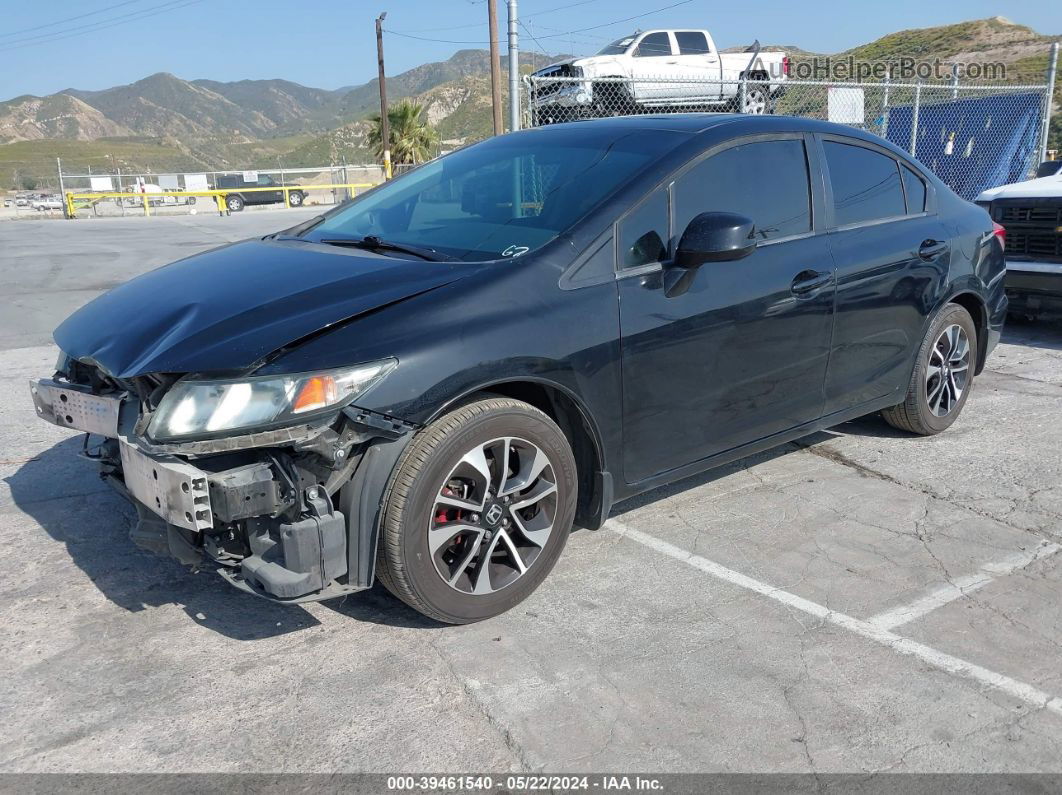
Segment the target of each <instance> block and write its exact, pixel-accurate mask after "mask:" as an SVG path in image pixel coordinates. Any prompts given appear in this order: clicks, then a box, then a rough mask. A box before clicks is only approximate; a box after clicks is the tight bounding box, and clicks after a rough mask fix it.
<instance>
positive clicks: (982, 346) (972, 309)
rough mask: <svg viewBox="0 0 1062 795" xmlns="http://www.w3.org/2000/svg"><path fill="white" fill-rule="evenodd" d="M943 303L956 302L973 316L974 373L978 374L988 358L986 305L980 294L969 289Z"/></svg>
mask: <svg viewBox="0 0 1062 795" xmlns="http://www.w3.org/2000/svg"><path fill="white" fill-rule="evenodd" d="M945 303H948V304H958V305H959V306H961V307H962V308H963V309H965V310H966V311H967V312H969V313H970V317H972V318H973V321H974V327H975V328H976V329H977V367H976V369H975V370H974V375H980V374H981V371H982V370H984V367H985V359H986V358H988V357H987V355H986V354H987V351H988V306H987V305H986V304H985V300H984V299H983V298H982V297H981V296H979V295H978V294H977V293H974V292H970V291H963V292H960V293H956V294H955V295H953V296H951V297H950V298H949V299H948V300H947V301H946V302H945Z"/></svg>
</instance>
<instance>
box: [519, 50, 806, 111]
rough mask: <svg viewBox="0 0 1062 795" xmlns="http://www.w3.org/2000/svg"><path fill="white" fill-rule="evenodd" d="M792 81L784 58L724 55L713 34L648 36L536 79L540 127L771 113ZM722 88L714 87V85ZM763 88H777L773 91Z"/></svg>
mask: <svg viewBox="0 0 1062 795" xmlns="http://www.w3.org/2000/svg"><path fill="white" fill-rule="evenodd" d="M788 74H789V58H788V56H786V55H785V53H782V52H760V50H759V45H755V46H754V48H753V51H752V52H744V53H721V52H719V50H718V49H717V48H716V46H715V41H714V40H713V39H712V34H711V33H709V32H708V31H707V30H670V29H669V30H647V31H644V32H638V33H633V34H631V35H629V36H624V37H623V38H620V39H617V40H616V41H614V42H613V43H612V44H609V45H608V46H606V47H604V48H603V49H602V50H600V51H599V52H598V53H597V55H593V56H590V57H587V58H572V59H569V60H567V61H561V62H558V63H554V64H551V65H550V66H547V67H545V68H544V69H539V70H538V71H537V72H534V73H533V75H532V77H533V78H561V79H558V80H542V81H540V82H535V81H534V80H532V94H531V110H532V112H533V113H534V114H535V122H536V123H537V124H541V123H543V122H550V121H570V120H571V119H573V118H576V117H579V116H589V117H601V116H626V115H630V114H632V113H638V112H645V111H647V110H651V109H654V108H668V109H670V110H675V109H676V108H683V109H690V110H738V109H739V108H738V105H739V97H740V88H741V83H740V81H741V79H742V78H747V79H748V82H747V83H746V90H745V103H744V112H746V113H750V114H764V113H772V112H773V110H774V104H775V101H776V100H777V99H778V97H779V96H781V93H782V86H781V85H779V84H778V82H777V81H782V80H785V79H786V78H787V77H788ZM563 78H568V79H563ZM712 81H715V82H712ZM762 81H773V82H770V83H767V82H762Z"/></svg>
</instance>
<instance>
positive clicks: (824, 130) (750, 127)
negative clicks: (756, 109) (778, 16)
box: [527, 113, 910, 160]
mask: <svg viewBox="0 0 1062 795" xmlns="http://www.w3.org/2000/svg"><path fill="white" fill-rule="evenodd" d="M723 128H725V130H724V129H723ZM552 129H556V130H561V129H563V130H568V131H572V132H574V131H576V130H585V131H586V132H587V133H593V134H594V135H595V136H600V135H602V134H604V135H605V136H607V135H608V133H609V132H614V133H615V134H616V135H621V134H624V133H630V132H634V131H638V130H643V131H653V130H656V131H660V132H665V131H666V132H671V133H686V134H688V135H690V136H697V135H701V134H705V133H708V132H710V131H718V130H722V131H723V132H724V133H725V135H726V137H728V138H729V137H738V136H743V135H755V134H756V133H772V132H774V133H783V132H813V133H820V134H823V135H841V136H845V137H848V138H855V139H858V140H862V141H867V142H869V143H874V144H877V145H878V146H883V147H885V148H887V149H889V150H892V151H893V152H895V153H896V154H898V155H900V156H902V157H903V158H904V159H905V160H909V159H910V158H909V156H908V155H907V154H906V153H905V152H903V151H902V150H900V149H899V148H898V147H896V146H895V145H894V144H893V143H891V142H890V141H887V140H885V139H884V138H881V137H880V136H877V135H874V134H873V133H868V132H865V131H864V130H860V129H859V128H857V127H851V126H849V125H846V124H837V123H835V122H828V121H822V120H820V119H808V118H805V117H802V116H774V115H764V116H753V115H749V114H743V113H657V114H649V115H645V116H616V117H612V118H607V119H583V120H579V121H573V122H565V123H563V124H550V125H547V126H544V127H535V128H531V129H530V130H528V131H527V132H531V133H534V132H535V131H538V130H542V131H546V130H552Z"/></svg>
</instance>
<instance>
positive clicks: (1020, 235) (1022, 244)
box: [977, 161, 1062, 318]
mask: <svg viewBox="0 0 1062 795" xmlns="http://www.w3.org/2000/svg"><path fill="white" fill-rule="evenodd" d="M1047 162H1048V163H1051V162H1054V161H1047ZM1049 170H1051V169H1044V171H1049ZM1037 173H1039V172H1037ZM977 203H978V204H979V205H981V206H982V207H984V208H985V209H987V210H988V211H989V213H990V214H991V216H992V219H993V220H994V221H995V222H996V223H998V224H1001V225H1002V226H1003V228H1004V229H1005V230H1006V248H1007V253H1006V257H1007V275H1006V282H1005V283H1006V289H1007V295H1008V296H1009V297H1010V307H1011V311H1012V312H1013V313H1014V314H1016V315H1021V316H1024V317H1027V318H1032V317H1036V316H1038V315H1041V314H1045V313H1051V314H1057V313H1060V312H1062V171H1058V170H1054V172H1053V173H1051V174H1050V175H1045V176H1041V177H1038V178H1036V179H1030V180H1026V181H1024V182H1015V183H1013V184H1011V185H1001V186H1000V187H998V188H991V189H989V190H986V191H985V192H984V193H982V194H981V195H980V196H978V197H977Z"/></svg>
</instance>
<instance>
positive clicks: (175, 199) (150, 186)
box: [125, 182, 196, 207]
mask: <svg viewBox="0 0 1062 795" xmlns="http://www.w3.org/2000/svg"><path fill="white" fill-rule="evenodd" d="M129 190H130V192H132V193H139V194H142V195H146V196H147V197H148V204H149V205H150V206H152V207H162V206H164V205H173V206H176V205H178V204H195V199H196V197H195V196H173V195H171V193H170V192H169V191H167V190H166V189H165V188H163V187H162V186H161V185H156V184H154V183H152V182H137V183H136V184H135V185H133V186H132V187H130V189H129ZM143 202H144V200H143V199H139V198H136V197H134V196H127V197H126V198H125V203H126V206H128V207H140V206H142V205H143Z"/></svg>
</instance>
